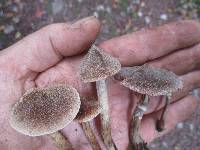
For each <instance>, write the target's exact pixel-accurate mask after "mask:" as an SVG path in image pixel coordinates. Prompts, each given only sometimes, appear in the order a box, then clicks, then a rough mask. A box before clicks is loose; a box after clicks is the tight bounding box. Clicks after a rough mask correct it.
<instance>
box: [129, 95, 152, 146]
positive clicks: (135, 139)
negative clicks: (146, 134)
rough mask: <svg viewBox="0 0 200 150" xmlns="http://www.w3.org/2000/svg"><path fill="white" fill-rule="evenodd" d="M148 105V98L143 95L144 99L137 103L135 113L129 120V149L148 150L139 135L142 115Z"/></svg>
mask: <svg viewBox="0 0 200 150" xmlns="http://www.w3.org/2000/svg"><path fill="white" fill-rule="evenodd" d="M148 103H149V97H148V95H144V98H143V99H142V100H140V101H139V104H138V105H137V106H136V108H135V111H134V113H133V117H132V120H131V126H130V135H129V138H130V145H129V149H134V150H148V148H147V146H146V143H145V142H144V141H143V139H142V138H141V136H140V135H139V129H140V123H141V120H142V117H143V115H144V113H145V112H146V110H147V106H148Z"/></svg>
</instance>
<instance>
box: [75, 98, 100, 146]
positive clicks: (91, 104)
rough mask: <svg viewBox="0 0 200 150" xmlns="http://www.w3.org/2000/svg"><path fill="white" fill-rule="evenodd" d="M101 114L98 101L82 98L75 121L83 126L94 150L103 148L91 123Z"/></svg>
mask: <svg viewBox="0 0 200 150" xmlns="http://www.w3.org/2000/svg"><path fill="white" fill-rule="evenodd" d="M100 112H101V107H100V104H99V102H98V101H95V100H94V99H92V98H89V97H82V98H81V107H80V109H79V112H78V114H77V116H76V118H75V119H74V121H76V122H78V123H80V124H81V126H82V128H83V131H84V133H85V135H86V137H87V139H88V141H89V142H90V144H91V146H92V149H93V150H101V147H100V145H99V143H98V141H97V139H96V137H95V134H94V133H93V131H92V129H91V126H90V123H89V121H90V120H92V119H93V118H95V117H96V116H97V115H98V114H99V113H100Z"/></svg>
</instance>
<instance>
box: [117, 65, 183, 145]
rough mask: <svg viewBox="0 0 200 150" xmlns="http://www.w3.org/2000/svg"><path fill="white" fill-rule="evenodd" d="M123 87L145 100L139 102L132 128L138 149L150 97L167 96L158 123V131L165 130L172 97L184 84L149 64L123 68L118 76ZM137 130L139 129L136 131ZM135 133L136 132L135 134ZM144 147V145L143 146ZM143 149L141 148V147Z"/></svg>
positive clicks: (169, 73) (131, 134)
mask: <svg viewBox="0 0 200 150" xmlns="http://www.w3.org/2000/svg"><path fill="white" fill-rule="evenodd" d="M115 79H116V80H119V81H120V82H121V84H122V85H124V86H125V87H128V88H129V89H131V90H133V91H136V92H138V93H141V94H143V95H144V97H145V98H143V99H142V101H140V102H139V104H138V106H137V107H136V109H135V112H134V115H133V118H132V121H131V128H130V132H131V133H130V140H131V142H132V144H133V146H135V147H138V146H139V145H140V144H141V143H143V141H142V140H141V137H140V136H139V133H138V130H139V129H138V128H139V124H140V121H139V120H141V119H142V116H143V114H144V112H145V111H146V109H147V105H148V99H149V98H148V96H160V95H165V96H166V104H165V107H164V109H163V112H162V114H161V118H160V120H158V122H157V130H158V131H162V130H164V126H165V123H164V122H165V121H164V120H165V115H166V112H167V107H168V105H169V104H170V97H171V94H172V93H173V92H176V91H177V90H179V89H181V88H182V86H183V83H182V81H181V79H180V78H179V77H178V76H177V75H175V74H174V73H173V72H171V71H167V70H165V69H159V68H155V67H152V66H149V65H147V64H145V65H142V66H136V67H125V68H122V69H121V70H120V71H119V72H118V73H117V74H116V75H115ZM134 128H137V129H134ZM134 131H135V132H134ZM143 146H144V144H143ZM140 148H141V147H140Z"/></svg>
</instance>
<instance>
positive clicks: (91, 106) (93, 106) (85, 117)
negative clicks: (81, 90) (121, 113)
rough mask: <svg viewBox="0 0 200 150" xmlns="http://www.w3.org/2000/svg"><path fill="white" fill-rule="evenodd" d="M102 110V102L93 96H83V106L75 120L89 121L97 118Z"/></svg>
mask: <svg viewBox="0 0 200 150" xmlns="http://www.w3.org/2000/svg"><path fill="white" fill-rule="evenodd" d="M100 112H101V107H100V103H99V102H98V101H96V100H94V99H92V98H87V97H83V98H81V107H80V109H79V112H78V114H77V116H76V118H75V121H77V122H79V123H81V122H88V121H90V120H92V119H93V118H95V117H96V116H97V115H98V114H99V113H100Z"/></svg>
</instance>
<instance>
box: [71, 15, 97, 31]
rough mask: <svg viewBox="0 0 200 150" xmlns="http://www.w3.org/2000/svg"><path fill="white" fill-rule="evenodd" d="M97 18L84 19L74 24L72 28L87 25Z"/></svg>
mask: <svg viewBox="0 0 200 150" xmlns="http://www.w3.org/2000/svg"><path fill="white" fill-rule="evenodd" d="M95 18H96V17H95V16H89V17H86V18H82V19H80V20H78V21H75V22H74V23H72V25H71V27H73V28H74V27H78V26H80V25H83V24H86V23H87V22H89V21H90V20H92V19H95Z"/></svg>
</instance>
